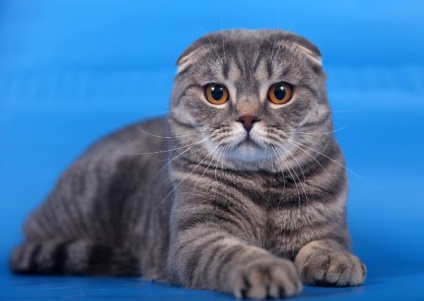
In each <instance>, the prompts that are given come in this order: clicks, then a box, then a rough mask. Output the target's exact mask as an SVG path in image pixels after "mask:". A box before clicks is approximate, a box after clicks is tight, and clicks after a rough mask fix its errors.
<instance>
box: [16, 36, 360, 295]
mask: <svg viewBox="0 0 424 301" xmlns="http://www.w3.org/2000/svg"><path fill="white" fill-rule="evenodd" d="M177 66H178V71H177V75H176V77H175V85H174V88H173V91H172V95H171V102H170V111H169V114H168V115H167V116H165V117H160V118H155V119H150V120H146V121H142V122H139V123H137V124H134V125H131V126H129V127H127V128H125V129H122V130H119V131H117V132H115V133H112V134H111V135H109V136H107V137H105V138H103V139H101V140H100V141H98V142H97V143H95V144H94V145H93V146H91V147H90V148H89V149H88V150H87V151H86V152H85V154H83V155H82V156H81V157H80V158H79V159H77V160H76V162H75V163H74V164H73V165H72V166H71V167H70V168H69V169H68V170H67V171H66V172H64V174H63V175H62V176H61V177H60V179H59V180H58V182H57V184H56V186H55V188H54V189H53V191H52V192H51V194H50V195H49V196H48V197H47V199H46V200H45V202H44V203H43V204H42V205H41V206H40V207H39V208H38V209H37V210H36V211H35V212H33V213H32V214H31V215H30V217H29V218H28V220H27V222H26V225H25V227H24V233H25V241H24V242H23V243H22V244H21V245H20V246H18V247H17V248H16V249H15V250H14V252H13V253H12V256H11V260H10V266H11V269H12V271H14V272H16V273H36V274H76V275H141V276H143V277H144V278H147V279H149V278H154V279H157V280H161V281H167V282H170V283H173V284H177V285H182V286H185V287H190V288H198V289H207V290H216V291H223V292H228V293H231V294H234V295H235V296H236V297H239V298H245V297H247V298H258V299H261V298H279V297H289V296H293V295H296V294H298V293H299V292H300V291H301V289H302V283H303V284H306V285H318V286H356V285H361V284H362V283H363V282H364V280H365V276H366V268H365V265H364V264H363V263H362V262H361V261H360V260H359V259H358V258H357V257H356V256H354V255H353V254H352V253H351V252H350V238H349V233H348V229H347V225H346V196H347V174H346V168H345V167H344V157H343V154H342V152H341V149H340V148H339V146H338V144H337V142H336V141H335V138H334V136H333V125H332V117H331V110H330V107H329V104H328V100H327V95H326V87H325V79H326V75H325V73H324V71H323V68H322V62H321V54H320V51H319V50H318V48H317V47H316V46H315V45H314V44H312V43H311V42H310V41H309V40H307V39H305V38H303V37H301V36H298V35H296V34H293V33H290V32H286V31H281V30H226V31H220V32H215V33H210V34H207V35H206V36H204V37H202V38H200V39H198V40H197V41H195V42H194V43H193V44H192V45H191V46H189V47H188V48H187V49H186V50H185V51H184V52H183V53H182V54H181V56H180V57H179V58H178V60H177Z"/></svg>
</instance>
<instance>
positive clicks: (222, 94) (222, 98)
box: [205, 84, 229, 105]
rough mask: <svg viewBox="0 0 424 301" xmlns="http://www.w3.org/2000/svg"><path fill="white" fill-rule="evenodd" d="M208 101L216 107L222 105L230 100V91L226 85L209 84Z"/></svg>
mask: <svg viewBox="0 0 424 301" xmlns="http://www.w3.org/2000/svg"><path fill="white" fill-rule="evenodd" d="M205 96H206V99H207V100H208V101H209V102H210V103H211V104H214V105H221V104H223V103H225V102H226V101H227V100H228V97H229V93H228V89H227V88H226V87H225V86H224V85H220V84H209V85H206V86H205Z"/></svg>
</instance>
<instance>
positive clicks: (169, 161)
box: [153, 144, 199, 178]
mask: <svg viewBox="0 0 424 301" xmlns="http://www.w3.org/2000/svg"><path fill="white" fill-rule="evenodd" d="M196 145H197V144H195V145H192V146H190V147H189V148H188V149H185V150H184V151H182V152H181V153H180V154H178V155H177V156H175V157H174V158H172V159H171V160H169V159H167V160H165V161H168V162H167V163H166V164H165V165H164V166H162V167H161V168H160V169H159V171H158V172H157V173H156V174H155V175H154V177H153V178H156V177H157V176H158V175H159V173H160V172H161V171H162V170H163V169H164V168H165V167H166V166H168V165H169V164H170V163H172V161H174V160H175V159H177V158H179V157H181V156H182V155H184V154H185V153H186V152H187V151H189V150H190V149H192V148H193V147H195V146H196ZM198 151H199V150H197V151H195V152H198ZM190 154H192V153H190Z"/></svg>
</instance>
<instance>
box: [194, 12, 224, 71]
mask: <svg viewBox="0 0 424 301" xmlns="http://www.w3.org/2000/svg"><path fill="white" fill-rule="evenodd" d="M192 20H193V21H194V23H196V24H197V26H199V27H200V29H201V30H202V31H203V34H204V36H205V37H206V38H207V39H208V40H209V44H210V45H211V46H212V49H213V51H214V52H215V54H216V58H217V59H218V60H219V61H220V62H221V64H222V65H224V62H223V61H222V58H221V57H220V56H219V54H218V51H216V48H215V45H214V44H213V43H212V41H211V39H210V38H209V36H208V33H207V32H206V30H205V29H204V28H203V27H202V26H201V25H200V23H199V22H197V21H196V20H195V19H194V18H192Z"/></svg>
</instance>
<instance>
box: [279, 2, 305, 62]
mask: <svg viewBox="0 0 424 301" xmlns="http://www.w3.org/2000/svg"><path fill="white" fill-rule="evenodd" d="M304 10H305V9H302V10H301V11H300V12H299V13H298V14H297V16H296V18H294V20H293V21H292V22H291V23H290V25H289V27H288V28H287V30H286V32H285V33H284V36H283V40H284V39H285V38H286V36H287V34H288V33H289V31H290V29H291V28H292V26H293V25H294V24H295V23H296V21H297V20H298V19H299V17H300V15H302V14H303V11H304ZM280 48H281V43H280V45H278V48H277V51H276V52H275V54H274V56H273V57H271V61H273V60H274V58H275V56H276V55H277V53H278V51H280Z"/></svg>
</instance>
